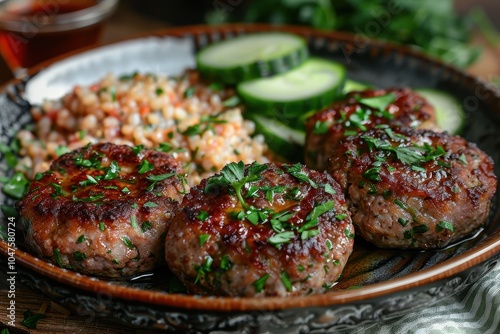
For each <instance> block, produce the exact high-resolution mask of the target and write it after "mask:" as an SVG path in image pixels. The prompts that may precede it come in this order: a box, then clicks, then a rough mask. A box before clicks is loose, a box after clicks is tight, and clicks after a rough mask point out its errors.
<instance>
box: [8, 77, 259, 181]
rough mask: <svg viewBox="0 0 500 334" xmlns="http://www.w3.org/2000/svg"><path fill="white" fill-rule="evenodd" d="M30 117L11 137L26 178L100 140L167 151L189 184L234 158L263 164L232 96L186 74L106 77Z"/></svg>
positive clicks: (34, 111) (49, 102)
mask: <svg viewBox="0 0 500 334" xmlns="http://www.w3.org/2000/svg"><path fill="white" fill-rule="evenodd" d="M31 112H32V117H33V120H34V126H33V128H32V129H25V130H22V131H20V132H19V133H18V136H17V137H18V139H19V142H20V147H21V149H20V152H19V153H20V155H21V157H22V158H21V159H20V160H19V163H18V165H17V166H16V170H18V171H22V172H24V173H25V174H26V175H27V176H28V177H30V178H33V177H34V175H35V174H36V173H37V172H44V171H46V170H48V169H49V165H50V163H51V161H52V160H54V159H55V158H57V157H58V156H60V155H61V154H63V153H66V152H69V151H71V150H74V149H76V148H79V147H82V146H85V145H87V144H88V143H98V142H111V143H115V144H127V145H131V146H143V147H145V148H155V149H158V150H161V151H164V152H168V153H170V154H172V155H173V156H174V158H176V159H178V160H179V161H180V162H181V163H182V165H183V168H184V171H185V172H186V174H187V175H188V181H189V183H190V184H191V185H193V184H197V183H198V182H199V181H200V180H201V179H202V178H205V177H208V176H210V175H212V174H213V173H215V172H217V171H219V170H220V169H222V167H223V166H224V165H225V164H226V163H229V162H232V161H240V160H242V161H244V162H246V163H249V162H252V161H258V162H266V161H267V160H268V159H267V158H266V156H265V154H266V145H265V143H264V138H263V137H262V136H260V135H256V136H252V134H253V132H254V124H253V123H252V122H251V121H249V120H245V119H244V118H243V115H242V111H241V109H240V108H238V100H237V97H236V96H235V95H234V92H233V91H231V90H228V89H224V88H222V87H221V86H220V85H218V84H216V83H211V84H208V83H204V82H202V81H201V80H200V78H199V75H198V73H197V72H196V71H192V70H188V71H186V72H185V73H184V74H183V75H181V76H179V77H169V76H165V75H153V74H140V73H134V74H131V75H127V76H121V77H117V76H115V75H113V74H108V75H107V76H105V77H104V78H102V79H101V80H100V81H98V82H96V83H95V84H92V85H89V86H75V87H73V89H72V90H71V92H69V93H67V94H66V95H65V96H63V97H62V98H61V99H55V100H46V101H44V102H43V104H42V105H41V106H38V107H34V108H33V109H32V111H31Z"/></svg>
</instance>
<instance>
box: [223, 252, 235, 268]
mask: <svg viewBox="0 0 500 334" xmlns="http://www.w3.org/2000/svg"><path fill="white" fill-rule="evenodd" d="M232 265H233V264H232V263H231V259H230V258H229V255H227V254H224V256H222V258H221V259H220V268H221V269H222V270H224V271H227V270H229V269H231V267H232Z"/></svg>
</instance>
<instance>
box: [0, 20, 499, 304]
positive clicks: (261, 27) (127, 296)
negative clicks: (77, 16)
mask: <svg viewBox="0 0 500 334" xmlns="http://www.w3.org/2000/svg"><path fill="white" fill-rule="evenodd" d="M270 30H274V31H286V32H291V33H295V34H298V35H301V36H303V37H306V38H307V37H320V38H325V40H326V41H330V42H345V43H347V45H348V47H355V45H354V44H355V36H356V35H354V34H350V33H347V32H337V31H335V32H331V31H322V30H317V29H313V28H307V27H302V26H274V25H269V24H241V23H237V24H225V25H217V26H210V25H194V26H182V27H174V28H167V29H161V30H158V31H154V32H151V33H146V34H137V35H133V36H130V37H127V38H124V39H120V40H118V41H113V42H110V43H104V44H98V45H93V46H90V47H86V48H82V49H79V50H76V51H73V52H69V53H67V54H64V55H61V56H58V57H56V58H53V59H50V60H48V61H45V62H43V63H41V64H39V65H37V66H35V67H33V68H31V69H29V70H28V71H27V73H28V74H27V76H26V77H23V78H18V79H13V80H11V81H9V82H7V83H6V84H4V85H2V86H1V87H0V93H2V94H5V93H6V92H8V89H9V87H16V85H19V84H20V83H23V82H25V81H26V80H29V78H30V77H31V76H33V75H35V74H36V73H38V72H40V71H42V70H43V69H44V68H45V67H47V66H49V65H51V64H54V63H57V62H58V61H60V60H62V59H65V58H68V57H71V56H73V55H77V54H81V53H83V52H85V51H89V50H94V49H98V48H100V47H103V46H108V45H112V44H115V43H119V42H123V41H127V40H132V39H137V38H145V37H151V36H157V37H169V36H171V37H185V36H192V37H193V38H194V39H195V38H196V36H200V35H202V34H203V35H206V34H210V35H211V34H224V35H227V34H232V35H235V34H239V33H248V32H262V31H270ZM366 46H370V47H374V46H375V47H377V48H375V49H374V50H376V52H381V53H389V52H394V51H396V52H398V53H399V54H403V55H405V56H409V57H413V58H418V59H420V60H422V61H425V62H427V63H430V64H433V65H434V66H438V67H439V68H444V69H445V70H446V71H450V72H451V73H452V74H453V75H456V76H459V77H461V78H462V79H464V80H473V81H474V83H475V84H476V85H480V86H482V87H483V88H485V89H487V90H488V91H489V92H493V93H494V95H495V98H497V99H498V100H499V101H500V92H499V91H497V90H494V89H492V87H491V85H489V84H488V83H487V82H486V81H485V80H483V79H481V78H478V77H475V76H473V75H471V74H469V73H466V72H464V71H462V70H459V69H457V68H455V67H453V66H451V65H448V64H444V63H442V62H441V61H439V60H437V59H433V58H431V57H429V56H427V55H425V54H423V53H421V52H419V51H417V50H414V49H411V48H409V47H406V46H401V45H395V44H391V43H386V42H382V41H378V40H376V39H370V42H369V43H368V44H367V45H366ZM499 216H500V212H499V211H498V210H497V212H496V213H495V216H494V217H492V220H495V219H500V217H499ZM0 254H2V255H3V256H6V257H7V256H8V243H7V242H6V241H3V240H0ZM15 256H16V260H18V261H19V263H20V264H21V265H23V266H24V267H26V268H28V269H31V270H34V271H35V272H37V273H39V274H42V275H43V276H44V277H48V278H50V279H54V280H56V281H57V282H58V283H63V284H66V285H69V286H72V287H75V288H77V289H81V290H83V291H85V292H93V293H99V292H102V291H103V289H105V291H106V292H109V293H111V295H112V296H113V297H116V298H120V299H122V300H126V301H140V302H143V303H148V304H154V305H157V306H165V307H175V308H177V309H185V310H190V311H192V310H197V311H213V312H235V311H257V310H258V311H262V310H269V311H278V310H286V309H292V308H303V307H326V306H340V305H347V304H354V303H359V302H366V303H369V302H370V301H372V300H375V299H377V298H381V297H388V296H392V295H394V294H397V293H403V292H405V291H409V290H412V289H414V288H422V287H425V286H429V287H430V286H431V285H432V284H433V283H434V284H436V283H438V282H439V281H442V280H446V279H452V278H454V277H456V276H458V275H460V274H463V273H465V272H467V271H468V270H470V269H471V268H473V267H476V266H479V265H480V264H484V263H486V262H487V261H488V260H494V259H495V258H499V257H500V228H497V229H496V230H494V231H493V232H492V233H491V234H490V235H488V236H487V237H486V238H485V239H484V240H482V241H480V242H479V243H478V244H477V245H475V246H474V247H472V248H470V249H467V250H466V251H464V252H463V253H461V254H459V255H457V256H455V257H453V258H450V259H448V260H445V261H443V262H441V263H439V264H438V265H435V266H432V267H429V268H426V269H424V270H421V271H417V272H413V273H411V274H408V275H405V276H402V277H398V278H394V279H391V280H389V281H382V282H379V283H375V284H370V285H367V286H363V287H360V288H358V289H353V290H349V289H347V290H337V291H333V292H329V293H325V294H316V295H310V296H303V297H295V296H294V297H265V298H241V297H219V296H199V295H185V294H176V293H167V292H163V291H155V290H145V289H138V288H133V287H127V286H120V285H116V284H112V283H108V282H107V281H105V280H101V279H99V278H97V277H91V276H86V275H83V274H79V273H76V272H73V271H70V270H67V269H64V268H59V267H57V266H55V265H53V264H51V263H49V262H46V261H45V260H43V259H39V258H38V257H36V256H34V255H32V254H30V253H28V252H25V251H23V250H20V249H17V250H16V255H15ZM436 267H437V268H436Z"/></svg>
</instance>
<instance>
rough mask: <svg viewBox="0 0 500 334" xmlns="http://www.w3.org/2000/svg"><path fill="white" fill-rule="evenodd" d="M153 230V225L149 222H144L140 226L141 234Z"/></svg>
mask: <svg viewBox="0 0 500 334" xmlns="http://www.w3.org/2000/svg"><path fill="white" fill-rule="evenodd" d="M152 228H153V225H152V224H151V223H150V222H149V221H145V222H143V223H142V224H141V231H142V232H143V233H145V232H147V231H149V230H150V229H152Z"/></svg>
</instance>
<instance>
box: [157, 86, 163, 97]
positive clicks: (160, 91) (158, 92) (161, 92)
mask: <svg viewBox="0 0 500 334" xmlns="http://www.w3.org/2000/svg"><path fill="white" fill-rule="evenodd" d="M164 92H165V91H164V90H163V88H161V87H158V88H156V90H155V93H156V95H157V96H160V95H161V94H163V93H164Z"/></svg>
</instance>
